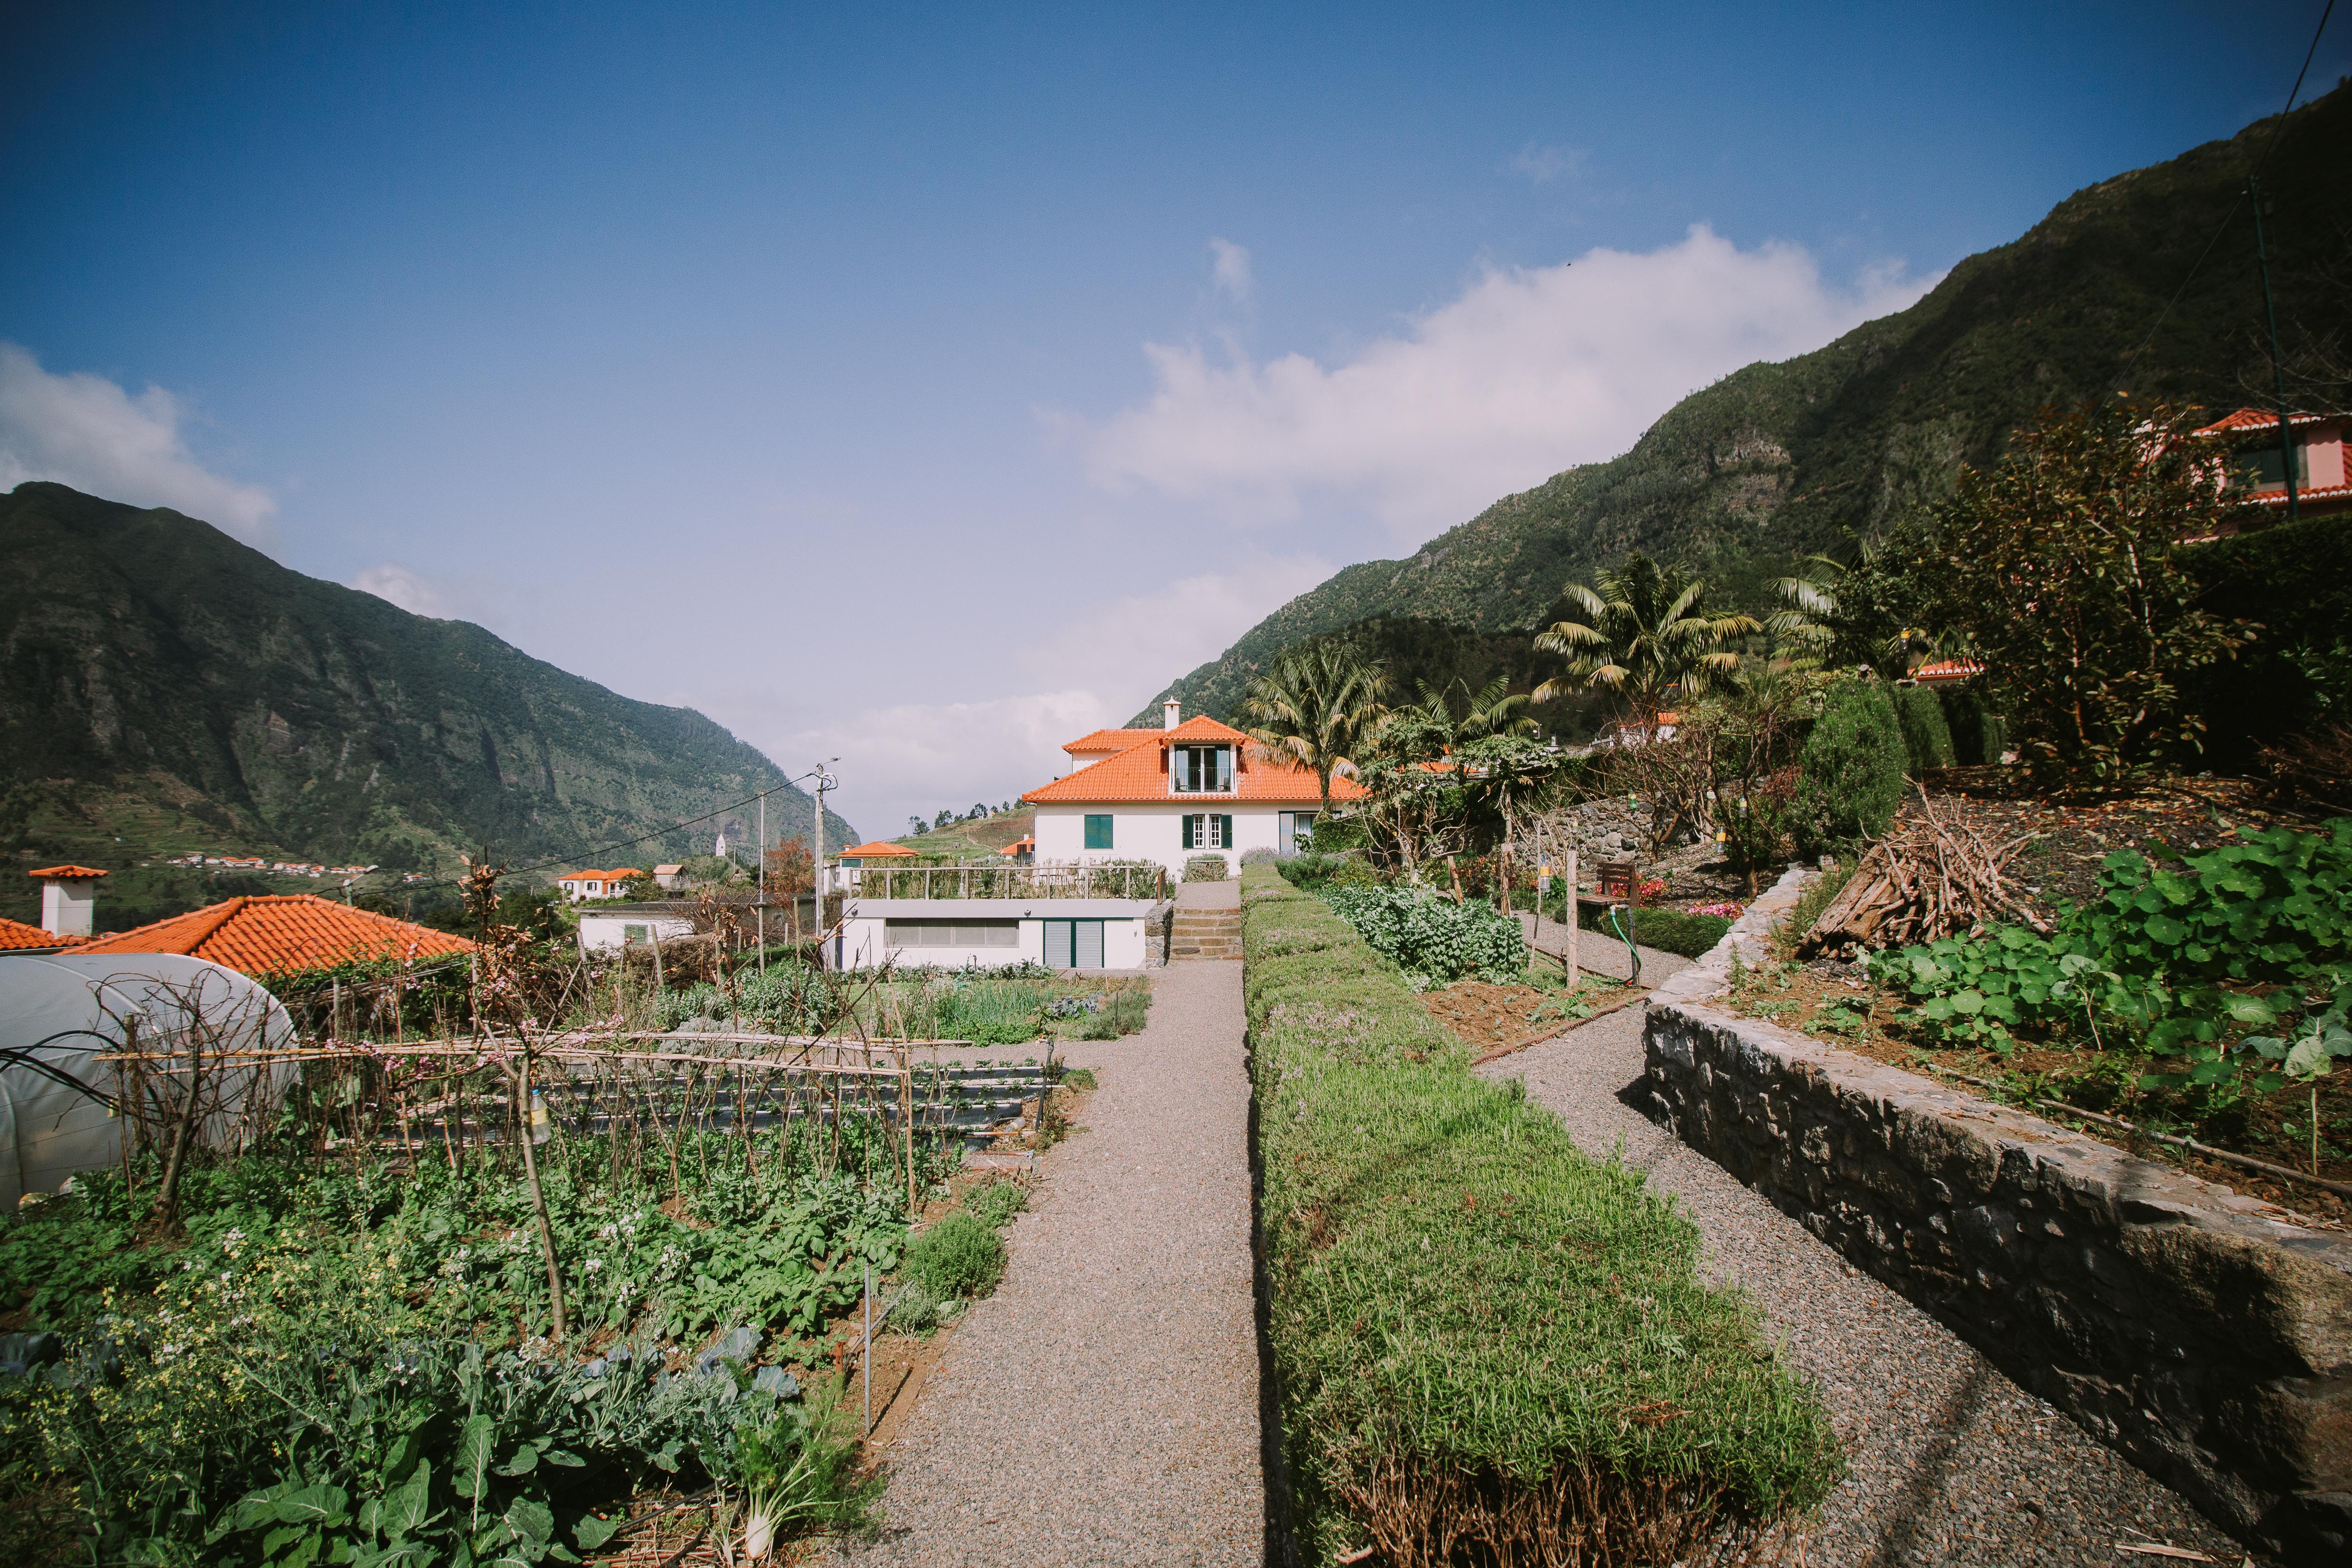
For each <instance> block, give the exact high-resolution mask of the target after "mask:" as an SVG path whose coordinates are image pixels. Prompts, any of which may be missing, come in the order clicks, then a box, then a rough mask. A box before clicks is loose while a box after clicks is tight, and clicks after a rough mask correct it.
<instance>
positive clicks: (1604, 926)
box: [1577, 904, 1731, 958]
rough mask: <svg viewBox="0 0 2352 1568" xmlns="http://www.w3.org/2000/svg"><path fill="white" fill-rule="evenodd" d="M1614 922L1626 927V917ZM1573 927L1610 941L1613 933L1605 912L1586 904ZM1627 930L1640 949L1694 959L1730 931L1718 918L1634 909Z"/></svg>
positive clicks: (1614, 937)
mask: <svg viewBox="0 0 2352 1568" xmlns="http://www.w3.org/2000/svg"><path fill="white" fill-rule="evenodd" d="M1617 920H1618V922H1619V923H1620V924H1621V925H1624V924H1627V920H1628V917H1627V915H1626V913H1625V912H1624V911H1622V910H1621V911H1619V912H1618V915H1617ZM1577 924H1579V925H1582V926H1583V927H1584V928H1585V929H1586V930H1587V931H1598V932H1600V933H1601V935H1602V936H1606V937H1609V938H1610V939H1611V940H1612V941H1615V940H1617V939H1618V936H1617V933H1616V932H1615V931H1613V930H1612V929H1611V928H1610V925H1609V913H1608V911H1607V910H1605V909H1594V908H1591V906H1589V905H1585V904H1579V905H1578V906H1577ZM1628 928H1629V929H1630V930H1631V931H1632V933H1633V940H1634V941H1636V942H1638V943H1640V944H1641V945H1642V946H1644V947H1654V948H1656V949H1657V950H1658V951H1659V952H1661V953H1675V954H1679V955H1680V956H1683V957H1685V958H1696V957H1697V956H1699V955H1700V954H1702V953H1705V952H1706V950H1707V949H1708V948H1710V947H1712V946H1715V945H1716V944H1717V942H1720V941H1722V940H1723V934H1724V933H1725V932H1727V931H1728V930H1730V929H1731V922H1730V921H1729V920H1728V919H1727V918H1726V917H1725V916H1723V915H1685V914H1684V913H1683V912H1682V911H1681V910H1679V909H1637V910H1634V911H1633V912H1632V915H1631V922H1630V925H1629V926H1628Z"/></svg>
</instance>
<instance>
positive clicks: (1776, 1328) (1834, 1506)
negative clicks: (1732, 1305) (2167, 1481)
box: [1481, 960, 2247, 1568]
mask: <svg viewBox="0 0 2352 1568" xmlns="http://www.w3.org/2000/svg"><path fill="white" fill-rule="evenodd" d="M1668 962H1670V963H1677V964H1678V963H1679V962H1680V961H1679V960H1668ZM1645 969H1646V966H1645ZM1643 978H1644V979H1645V980H1655V979H1662V978H1664V973H1663V970H1662V971H1661V972H1660V973H1658V974H1655V975H1653V974H1650V973H1647V972H1645V973H1644V974H1643ZM1642 1020H1643V1009H1639V1008H1632V1009H1626V1010H1625V1011H1623V1012H1621V1013H1617V1014H1613V1015H1612V1016H1610V1017H1606V1018H1601V1019H1594V1020H1593V1021H1592V1022H1591V1023H1590V1024H1587V1025H1585V1026H1583V1027H1582V1028H1580V1029H1578V1030H1574V1031H1573V1032H1571V1033H1570V1034H1567V1035H1565V1036H1563V1037H1561V1038H1560V1039H1559V1040H1551V1041H1548V1042H1546V1043H1543V1044H1539V1045H1536V1046H1531V1047H1529V1048H1528V1050H1527V1051H1522V1052H1520V1053H1518V1054H1517V1055H1515V1056H1510V1057H1507V1058H1504V1059H1503V1060H1501V1061H1496V1062H1495V1063H1493V1064H1492V1065H1490V1066H1488V1067H1486V1068H1484V1069H1482V1070H1481V1071H1484V1072H1485V1073H1486V1074H1487V1075H1488V1076H1490V1077H1494V1078H1496V1079H1502V1078H1511V1077H1517V1078H1523V1079H1524V1080H1525V1081H1526V1083H1527V1087H1528V1096H1529V1097H1530V1098H1531V1099H1534V1100H1536V1101H1538V1103H1542V1104H1544V1105H1546V1106H1549V1108H1550V1109H1551V1110H1552V1111H1553V1112H1555V1113H1558V1114H1559V1117H1560V1118H1561V1120H1562V1121H1564V1122H1565V1123H1566V1124H1567V1125H1568V1128H1569V1131H1570V1134H1573V1135H1574V1137H1575V1138H1576V1140H1577V1142H1578V1143H1579V1144H1580V1145H1582V1146H1583V1147H1584V1148H1585V1149H1586V1150H1587V1151H1589V1152H1591V1153H1592V1154H1594V1155H1607V1154H1608V1153H1609V1152H1610V1150H1611V1149H1612V1148H1614V1147H1615V1146H1617V1145H1618V1143H1619V1141H1620V1140H1621V1139H1622V1141H1623V1146H1624V1157H1625V1159H1626V1161H1627V1162H1628V1163H1629V1164H1631V1165H1633V1166H1638V1167H1641V1168H1643V1169H1644V1170H1646V1171H1647V1172H1648V1174H1649V1176H1650V1179H1651V1180H1652V1181H1653V1182H1654V1184H1655V1185H1656V1186H1658V1187H1659V1188H1661V1189H1662V1190H1664V1191H1666V1192H1670V1193H1672V1194H1674V1195H1675V1198H1676V1200H1677V1202H1678V1203H1679V1204H1680V1205H1681V1206H1682V1207H1683V1209H1684V1211H1685V1213H1687V1214H1688V1215H1689V1216H1690V1217H1691V1218H1692V1219H1693V1220H1694V1221H1695V1222H1696V1224H1697V1225H1698V1227H1699V1228H1700V1230H1701V1231H1702V1232H1703V1233H1704V1235H1705V1237H1706V1249H1707V1258H1708V1263H1709V1267H1710V1268H1712V1269H1713V1270H1716V1272H1717V1275H1718V1277H1720V1278H1723V1279H1725V1280H1727V1281H1734V1282H1737V1283H1738V1284H1739V1285H1741V1286H1742V1287H1744V1288H1745V1289H1746V1290H1747V1291H1748V1294H1749V1295H1750V1296H1751V1297H1753V1298H1754V1300H1755V1301H1756V1303H1757V1305H1758V1306H1759V1308H1760V1309H1761V1311H1762V1312H1763V1316H1764V1321H1765V1325H1766V1332H1767V1333H1769V1335H1770V1336H1771V1337H1772V1338H1773V1339H1774V1340H1776V1341H1778V1342H1780V1344H1781V1346H1782V1354H1785V1355H1786V1356H1787V1357H1788V1358H1789V1360H1790V1363H1791V1364H1793V1365H1795V1366H1796V1367H1797V1368H1798V1369H1800V1370H1801V1371H1802V1372H1803V1373H1805V1374H1806V1375H1809V1376H1811V1377H1812V1378H1814V1379H1815V1380H1816V1381H1817V1382H1818V1383H1819V1385H1820V1386H1821V1391H1822V1398H1823V1399H1824V1400H1825V1401H1826V1402H1827V1404H1828V1406H1829V1410H1830V1414H1831V1417H1832V1420H1833V1421H1834V1422H1835V1424H1836V1427H1837V1431H1838V1435H1839V1437H1840V1438H1841V1439H1842V1440H1843V1444H1844V1447H1845V1451H1846V1456H1847V1460H1848V1464H1849V1467H1850V1473H1849V1474H1848V1476H1847V1478H1846V1479H1845V1480H1844V1481H1843V1482H1842V1483H1841V1484H1840V1485H1839V1487H1838V1489H1837V1490H1836V1491H1835V1492H1833V1493H1832V1495H1831V1497H1830V1500H1829V1501H1828V1502H1827V1503H1826V1504H1825V1505H1824V1507H1823V1509H1822V1515H1821V1518H1820V1521H1819V1523H1818V1526H1817V1528H1816V1530H1815V1531H1814V1533H1813V1536H1812V1538H1811V1542H1809V1543H1808V1545H1807V1549H1806V1554H1805V1559H1804V1560H1805V1562H1806V1563H1809V1564H1811V1568H1847V1565H1851V1568H1864V1565H1869V1568H1893V1565H1895V1564H1920V1565H1926V1564H1935V1565H1939V1568H1940V1565H1944V1564H1950V1565H1953V1568H1959V1565H1962V1564H1967V1565H1969V1568H1975V1565H1979V1564H1992V1563H2000V1564H2027V1563H2031V1564H2074V1563H2104V1564H2113V1563H2126V1562H2158V1561H2166V1560H2168V1559H2165V1558H2162V1557H2158V1556H2145V1555H2137V1554H2125V1553H2122V1552H2118V1551H2117V1550H2116V1549H2117V1546H2118V1545H2119V1544H2130V1543H2150V1542H2153V1543H2156V1544H2159V1545H2168V1546H2172V1547H2177V1548H2182V1549H2186V1550H2189V1551H2193V1552H2203V1553H2205V1555H2206V1557H2207V1558H2208V1559H2209V1560H2210V1561H2213V1562H2217V1563H2231V1564H2236V1563H2242V1562H2243V1561H2246V1560H2247V1559H2246V1553H2245V1552H2244V1550H2243V1549H2242V1547H2240V1546H2239V1545H2238V1544H2237V1543H2236V1542H2233V1541H2231V1538H2230V1537H2229V1536H2227V1535H2225V1534H2223V1533H2222V1532H2221V1530H2219V1529H2218V1528H2217V1527H2215V1526H2214V1525H2212V1524H2210V1523H2209V1522H2208V1521H2206V1520H2205V1519H2204V1518H2203V1517H2202V1516H2200V1514H2198V1513H2197V1511H2195V1510H2194V1509H2192V1508H2190V1507H2189V1504H2188V1502H2187V1501H2185V1500H2183V1499H2181V1498H2180V1497H2179V1496H2178V1495H2176V1494H2175V1493H2173V1492H2171V1491H2169V1490H2167V1489H2166V1488H2164V1487H2163V1486H2161V1485H2159V1484H2158V1482H2156V1481H2155V1480H2153V1479H2149V1478H2148V1477H2147V1475H2145V1474H2143V1473H2142V1472H2141V1471H2139V1470H2138V1469H2135V1468H2134V1467H2133V1466H2132V1465H2131V1464H2130V1463H2129V1462H2128V1461H2126V1460H2125V1459H2124V1458H2122V1457H2121V1456H2119V1455H2117V1454H2116V1453H2115V1452H2114V1451H2113V1450H2111V1449H2109V1448H2105V1447H2103V1446H2102V1445H2100V1444H2099V1443H2097V1442H2095V1441H2094V1440H2093V1439H2092V1438H2091V1437H2088V1436H2086V1435H2085V1434H2084V1432H2082V1431H2081V1430H2080V1429H2079V1428H2078V1427H2075V1426H2074V1424H2073V1423H2072V1422H2071V1421H2069V1420H2067V1419H2066V1417H2065V1416H2063V1415H2061V1414H2060V1413H2059V1412H2058V1411H2057V1410H2056V1409H2055V1408H2053V1406H2050V1405H2048V1404H2045V1403H2044V1402H2042V1400H2040V1399H2037V1398H2035V1397H2034V1396H2032V1395H2030V1394H2028V1393H2026V1392H2025V1391H2024V1390H2022V1389H2021V1388H2019V1387H2018V1386H2017V1385H2015V1384H2013V1383H2011V1382H2010V1380H2009V1379H2008V1378H2007V1377H2005V1376H2004V1375H2001V1373H2000V1371H1999V1370H1998V1369H1996V1368H1995V1367H1994V1366H1993V1365H1992V1364H1991V1363H1990V1362H1988V1361H1987V1360H1985V1358H1984V1357H1983V1356H1981V1355H1979V1354H1977V1352H1976V1351H1975V1350H1973V1349H1972V1348H1970V1347H1969V1345H1968V1344H1966V1343H1963V1342H1962V1341H1960V1340H1959V1339H1958V1338H1957V1337H1955V1336H1954V1335H1953V1334H1952V1333H1951V1332H1950V1331H1949V1330H1948V1329H1946V1328H1945V1327H1944V1326H1943V1325H1942V1324H1940V1323H1938V1322H1936V1321H1935V1320H1934V1319H1932V1318H1930V1317H1928V1316H1927V1314H1926V1313H1924V1312H1920V1311H1919V1310H1918V1309H1916V1307H1914V1306H1912V1305H1911V1304H1910V1303H1909V1302H1908V1301H1905V1300H1904V1299H1903V1298H1902V1297H1900V1296H1898V1295H1896V1294H1895V1293H1894V1292H1893V1291H1889V1290H1887V1289H1886V1288H1885V1286H1883V1285H1881V1284H1879V1283H1878V1281H1875V1280H1873V1279H1872V1278H1870V1277H1869V1276H1868V1275H1867V1274H1864V1273H1863V1272H1862V1271H1861V1270H1857V1269H1855V1268H1853V1266H1852V1265H1850V1264H1848V1263H1847V1262H1846V1261H1845V1260H1843V1258H1841V1257H1839V1256H1838V1254H1837V1253H1836V1252H1835V1251H1833V1250H1832V1249H1830V1248H1829V1247H1827V1246H1825V1245H1823V1244H1822V1242H1821V1241H1820V1240H1818V1239H1815V1238H1814V1236H1813V1235H1812V1233H1811V1232H1810V1231H1808V1230H1806V1229H1805V1228H1804V1227H1802V1226H1801V1225H1799V1224H1798V1223H1797V1222H1796V1221H1795V1220H1793V1219H1791V1218H1789V1217H1788V1216H1787V1215H1785V1214H1782V1213H1781V1212H1780V1210H1779V1209H1778V1208H1776V1207H1773V1206H1772V1205H1771V1204H1770V1203H1769V1201H1767V1200H1766V1199H1765V1198H1764V1197H1761V1196H1759V1194H1757V1193H1756V1192H1754V1191H1753V1190H1751V1189H1750V1188H1748V1187H1746V1186H1742V1185H1741V1184H1740V1183H1739V1182H1738V1181H1736V1180H1734V1179H1733V1178H1732V1176H1730V1175H1729V1174H1728V1173H1727V1172H1726V1171H1725V1170H1724V1169H1723V1168H1722V1167H1721V1166H1717V1164H1715V1162H1714V1161H1712V1160H1710V1159H1708V1158H1706V1156H1705V1155H1701V1154H1699V1153H1698V1152H1697V1151H1696V1150H1695V1149H1691V1148H1688V1147H1686V1146H1685V1145H1683V1144H1681V1143H1680V1142H1679V1141H1677V1140H1675V1139H1674V1138H1672V1137H1670V1136H1669V1135H1667V1134H1665V1133H1664V1131H1663V1130H1662V1129H1660V1128H1659V1127H1657V1126H1656V1125H1654V1124H1652V1123H1651V1122H1650V1121H1649V1120H1648V1119H1647V1118H1646V1117H1644V1116H1643V1115H1642V1114H1640V1113H1638V1112H1636V1111H1634V1110H1633V1109H1632V1108H1631V1107H1630V1106H1629V1105H1628V1104H1627V1103H1625V1102H1624V1101H1623V1100H1622V1099H1620V1098H1619V1095H1620V1094H1621V1092H1624V1091H1625V1090H1626V1089H1627V1088H1628V1086H1629V1085H1632V1084H1633V1083H1634V1082H1636V1081H1637V1080H1639V1079H1640V1078H1641V1077H1642V1074H1643V1056H1642ZM2170 1560H2174V1561H2178V1560H2179V1559H2170Z"/></svg>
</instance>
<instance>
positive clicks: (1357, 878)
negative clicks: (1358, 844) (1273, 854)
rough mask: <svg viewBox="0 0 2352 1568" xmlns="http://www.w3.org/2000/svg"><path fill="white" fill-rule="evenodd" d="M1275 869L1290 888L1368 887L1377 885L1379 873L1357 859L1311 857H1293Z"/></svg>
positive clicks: (1358, 857) (1346, 857)
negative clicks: (1335, 885)
mask: <svg viewBox="0 0 2352 1568" xmlns="http://www.w3.org/2000/svg"><path fill="white" fill-rule="evenodd" d="M1275 869H1276V871H1278V872H1280V873H1282V877H1283V880H1284V881H1286V882H1287V883H1290V885H1291V886H1293V887H1322V886H1326V885H1330V884H1337V885H1339V886H1341V887H1371V886H1374V885H1376V884H1378V883H1380V880H1381V873H1378V872H1376V871H1374V870H1373V869H1372V867H1371V865H1370V862H1367V861H1365V860H1364V859H1363V858H1362V857H1361V856H1360V855H1349V854H1323V853H1320V852H1318V853H1314V854H1304V855H1293V856H1291V857H1290V858H1289V859H1288V860H1282V861H1276V862H1275Z"/></svg>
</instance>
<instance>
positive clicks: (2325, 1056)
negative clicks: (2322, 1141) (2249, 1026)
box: [2245, 981, 2352, 1175]
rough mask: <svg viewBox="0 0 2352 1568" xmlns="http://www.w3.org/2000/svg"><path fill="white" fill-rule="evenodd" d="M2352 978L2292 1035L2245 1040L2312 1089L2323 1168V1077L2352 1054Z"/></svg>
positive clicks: (2314, 1140)
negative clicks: (2350, 1020)
mask: <svg viewBox="0 0 2352 1568" xmlns="http://www.w3.org/2000/svg"><path fill="white" fill-rule="evenodd" d="M2347 1014H2352V981H2347V982H2346V983H2343V984H2339V985H2337V986H2336V988H2335V995H2334V996H2333V997H2332V998H2330V1001H2329V1005H2328V1006H2327V1007H2326V1009H2323V1010H2319V1011H2315V1012H2313V1013H2312V1014H2311V1015H2310V1016H2309V1017H2307V1018H2305V1019H2304V1021H2303V1027H2302V1028H2301V1029H2299V1030H2295V1032H2294V1034H2293V1035H2292V1036H2291V1037H2288V1038H2285V1039H2281V1038H2280V1037H2279V1036H2276V1035H2263V1034H2251V1035H2248V1036H2247V1037H2246V1039H2245V1044H2246V1045H2247V1046H2248V1047H2249V1048H2251V1049H2252V1050H2253V1051H2257V1052H2259V1053H2260V1054H2261V1055H2262V1056H2263V1057H2264V1058H2265V1059H2267V1060H2269V1061H2275V1062H2277V1063H2278V1064H2279V1068H2280V1071H2281V1073H2282V1074H2283V1075H2284V1077H2285V1078H2287V1079H2289V1080H2292V1081H2294V1082H2301V1083H2305V1084H2308V1085H2309V1086H2310V1089H2311V1169H2312V1174H2313V1175H2317V1174H2318V1172H2319V1081H2320V1080H2321V1079H2322V1078H2325V1077H2326V1076H2327V1074H2328V1073H2329V1072H2330V1071H2332V1070H2333V1069H2334V1067H2335V1065H2336V1061H2339V1060H2341V1059H2342V1058H2345V1057H2347V1056H2352V1024H2347Z"/></svg>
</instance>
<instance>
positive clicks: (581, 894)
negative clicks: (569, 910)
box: [555, 865, 646, 904]
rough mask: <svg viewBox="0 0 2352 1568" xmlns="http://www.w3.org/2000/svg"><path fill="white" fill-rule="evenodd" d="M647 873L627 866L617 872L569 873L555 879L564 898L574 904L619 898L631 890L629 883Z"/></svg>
mask: <svg viewBox="0 0 2352 1568" xmlns="http://www.w3.org/2000/svg"><path fill="white" fill-rule="evenodd" d="M645 874H646V873H644V872H642V871H639V870H638V869H637V868H636V867H635V866H628V865H625V866H623V867H621V868H620V869H619V870H617V871H568V872H565V873H563V874H562V876H560V877H558V878H556V879H555V885H556V886H558V887H560V888H562V890H563V896H564V897H566V898H568V899H570V900H571V901H572V903H574V904H579V903H583V902H584V901H586V900H589V899H595V898H618V897H620V896H621V894H625V893H626V892H627V891H628V890H629V883H632V882H634V881H635V880H636V879H637V878H638V877H641V876H643V875H645Z"/></svg>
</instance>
